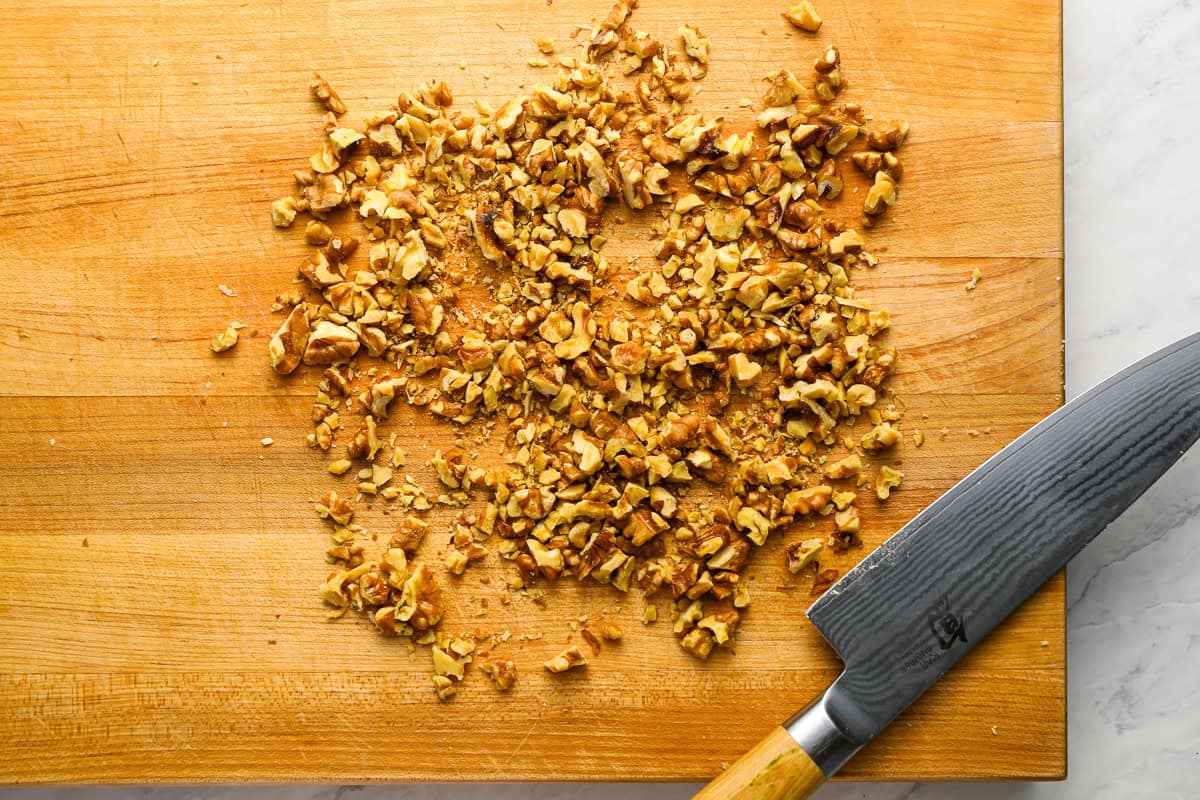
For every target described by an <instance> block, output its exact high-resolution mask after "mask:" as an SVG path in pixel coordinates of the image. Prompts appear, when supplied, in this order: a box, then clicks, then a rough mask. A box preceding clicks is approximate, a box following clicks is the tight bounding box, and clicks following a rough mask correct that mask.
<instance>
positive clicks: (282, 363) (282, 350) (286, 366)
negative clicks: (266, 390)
mask: <svg viewBox="0 0 1200 800" xmlns="http://www.w3.org/2000/svg"><path fill="white" fill-rule="evenodd" d="M308 333H309V327H308V315H307V312H306V309H305V308H304V305H303V304H301V305H298V306H296V307H295V308H293V309H292V310H291V313H289V314H288V316H287V319H285V320H284V321H283V324H282V325H280V326H279V330H278V331H276V332H275V333H274V335H272V336H271V341H270V343H268V345H267V350H268V353H269V355H270V360H271V366H272V367H273V368H274V369H275V371H276V372H278V373H279V374H280V375H289V374H291V373H292V372H294V371H295V369H296V367H298V366H300V361H301V359H302V358H303V356H304V350H305V347H307V345H308Z"/></svg>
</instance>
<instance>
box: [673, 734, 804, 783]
mask: <svg viewBox="0 0 1200 800" xmlns="http://www.w3.org/2000/svg"><path fill="white" fill-rule="evenodd" d="M823 783H825V776H824V775H823V774H822V773H821V770H820V768H818V767H817V765H816V764H814V763H813V760H812V759H811V758H809V757H808V753H806V752H804V751H803V750H802V749H800V745H798V744H796V741H795V740H794V739H793V738H792V737H791V735H790V734H789V733H788V732H787V731H786V730H784V729H783V728H782V727H776V728H773V729H772V730H771V732H770V733H768V734H767V735H766V736H765V737H764V738H763V740H762V741H761V742H759V743H758V744H756V745H755V746H754V747H753V748H751V750H750V752H748V753H746V755H744V756H742V757H741V758H739V759H738V760H737V761H736V762H734V764H733V766H731V767H730V768H729V769H727V770H725V771H724V772H722V773H721V774H720V775H718V776H717V777H716V778H714V779H713V781H712V783H710V784H708V786H705V787H704V788H703V789H701V790H700V793H699V794H698V795H696V796H695V797H693V798H692V800H801V798H804V797H808V796H809V795H811V794H812V793H813V792H815V791H816V790H817V789H819V788H820V787H821V784H823Z"/></svg>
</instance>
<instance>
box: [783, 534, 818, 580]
mask: <svg viewBox="0 0 1200 800" xmlns="http://www.w3.org/2000/svg"><path fill="white" fill-rule="evenodd" d="M824 547H825V543H824V542H822V541H821V540H820V539H801V540H800V541H798V542H792V543H791V544H789V545H788V548H787V566H788V571H789V572H791V573H793V574H794V573H797V572H799V571H800V570H802V569H804V568H805V567H807V566H808V565H809V564H812V563H814V562H815V561H816V560H817V556H818V555H820V554H821V550H822V548H824Z"/></svg>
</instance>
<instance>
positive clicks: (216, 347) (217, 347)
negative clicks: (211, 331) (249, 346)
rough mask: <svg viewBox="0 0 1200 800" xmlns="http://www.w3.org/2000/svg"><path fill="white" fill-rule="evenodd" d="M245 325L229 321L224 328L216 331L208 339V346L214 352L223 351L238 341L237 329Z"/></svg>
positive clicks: (231, 347)
mask: <svg viewBox="0 0 1200 800" xmlns="http://www.w3.org/2000/svg"><path fill="white" fill-rule="evenodd" d="M244 327H246V326H245V325H243V324H241V323H240V322H231V323H229V326H228V327H226V328H225V330H223V331H221V332H220V333H218V334H217V335H216V336H214V337H213V338H212V340H211V341H209V343H208V346H209V348H210V349H211V350H212V351H213V352H214V353H224V352H225V351H226V350H231V349H233V347H234V346H235V345H236V344H237V343H238V330H239V329H240V328H244Z"/></svg>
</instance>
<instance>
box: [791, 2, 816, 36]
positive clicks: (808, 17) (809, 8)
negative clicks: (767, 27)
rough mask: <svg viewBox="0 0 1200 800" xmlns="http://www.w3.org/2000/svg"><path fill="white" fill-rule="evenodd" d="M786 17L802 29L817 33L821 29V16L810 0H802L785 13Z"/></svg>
mask: <svg viewBox="0 0 1200 800" xmlns="http://www.w3.org/2000/svg"><path fill="white" fill-rule="evenodd" d="M783 16H784V18H785V19H786V20H787V21H788V22H790V23H792V24H793V25H795V26H796V27H797V28H800V29H801V30H805V31H808V32H809V33H816V32H817V31H819V30H820V29H821V17H820V16H819V15H818V14H817V10H816V9H815V8H813V4H812V3H810V2H809V0H801V2H800V3H798V4H797V5H794V6H792V7H791V8H790V9H788V11H787V12H786V13H785V14H784V15H783Z"/></svg>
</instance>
